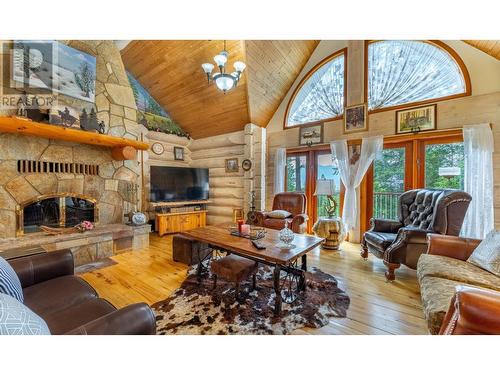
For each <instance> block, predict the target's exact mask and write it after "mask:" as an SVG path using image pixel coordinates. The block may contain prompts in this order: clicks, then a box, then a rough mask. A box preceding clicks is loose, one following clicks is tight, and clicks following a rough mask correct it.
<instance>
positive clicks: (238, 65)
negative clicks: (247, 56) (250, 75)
mask: <svg viewBox="0 0 500 375" xmlns="http://www.w3.org/2000/svg"><path fill="white" fill-rule="evenodd" d="M233 66H234V69H236V71H237V72H239V73H242V72H243V71H244V70H245V68H246V67H247V66H246V64H245V63H244V62H242V61H236V62H235V63H234V64H233Z"/></svg>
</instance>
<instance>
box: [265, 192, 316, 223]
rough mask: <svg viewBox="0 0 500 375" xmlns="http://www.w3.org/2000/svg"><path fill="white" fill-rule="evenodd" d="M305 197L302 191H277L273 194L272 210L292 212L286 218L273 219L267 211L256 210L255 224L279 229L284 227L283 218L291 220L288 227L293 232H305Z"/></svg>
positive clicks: (306, 218) (306, 217)
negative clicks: (277, 192)
mask: <svg viewBox="0 0 500 375" xmlns="http://www.w3.org/2000/svg"><path fill="white" fill-rule="evenodd" d="M306 207H307V198H306V195H305V194H304V193H279V194H276V195H275V196H274V200H273V211H274V210H285V211H288V212H290V213H291V214H292V216H291V217H290V218H287V219H273V218H271V217H269V216H268V215H267V214H268V213H267V212H264V211H261V212H257V218H256V222H255V225H258V226H261V227H265V228H271V229H277V230H281V229H283V228H284V227H285V220H291V225H290V226H289V228H290V229H291V230H292V231H293V232H295V233H305V232H306V231H307V220H308V216H307V215H306Z"/></svg>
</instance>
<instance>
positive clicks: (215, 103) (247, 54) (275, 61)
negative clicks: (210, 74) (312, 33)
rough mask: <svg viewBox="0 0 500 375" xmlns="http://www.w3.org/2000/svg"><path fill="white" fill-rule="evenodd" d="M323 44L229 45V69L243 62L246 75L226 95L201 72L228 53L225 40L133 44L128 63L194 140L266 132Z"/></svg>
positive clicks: (125, 52) (239, 42)
mask: <svg viewBox="0 0 500 375" xmlns="http://www.w3.org/2000/svg"><path fill="white" fill-rule="evenodd" d="M318 42H319V41H313V40H308V41H300V40H272V41H271V40H248V41H243V40H233V41H227V50H228V52H229V60H228V63H229V65H228V66H229V68H230V70H231V71H232V64H233V63H234V62H235V61H238V60H240V61H243V62H245V63H246V64H247V69H246V70H245V72H244V73H243V75H242V78H241V80H240V82H239V83H238V86H237V87H236V88H235V89H233V90H231V91H230V92H228V93H227V94H225V95H224V94H223V93H222V92H221V91H219V90H217V88H216V87H215V86H214V85H213V84H211V85H208V83H207V80H206V76H205V75H204V73H203V70H202V69H201V64H202V63H204V62H213V57H214V56H215V55H216V54H217V53H219V52H220V51H221V50H222V49H223V45H224V44H223V41H221V40H211V41H206V40H189V41H181V40H169V41H148V40H137V41H132V42H130V43H129V44H128V45H127V46H126V47H125V48H124V49H123V50H122V57H123V62H124V64H125V67H126V69H127V70H129V71H130V72H131V73H132V74H133V75H134V77H135V78H136V79H137V80H139V82H140V83H141V84H142V85H143V86H144V87H145V88H146V89H148V90H149V92H150V94H151V95H152V96H153V97H154V98H155V99H156V100H157V101H158V102H159V103H160V104H161V105H162V106H163V107H164V108H165V109H166V110H167V111H168V112H169V113H170V115H171V116H172V118H173V119H174V121H176V122H178V123H179V124H180V125H181V126H182V128H183V129H184V130H185V131H187V132H188V133H190V134H191V136H192V137H193V138H195V139H196V138H204V137H209V136H213V135H218V134H224V133H228V132H233V131H237V130H241V129H243V127H244V126H245V125H246V124H248V123H250V122H251V123H254V124H256V125H259V126H267V124H268V122H269V120H270V119H271V117H272V116H273V114H274V112H275V111H276V109H277V108H278V106H279V105H280V103H281V101H282V100H283V98H284V97H285V95H286V93H287V92H288V90H289V89H290V87H291V86H292V84H293V82H294V81H295V79H296V78H297V76H298V74H299V73H300V71H301V70H302V68H303V67H304V65H305V63H306V62H307V60H308V59H309V57H310V56H311V54H312V52H313V51H314V49H315V48H316V46H317V45H318Z"/></svg>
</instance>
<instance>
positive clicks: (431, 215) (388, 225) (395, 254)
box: [361, 189, 472, 281]
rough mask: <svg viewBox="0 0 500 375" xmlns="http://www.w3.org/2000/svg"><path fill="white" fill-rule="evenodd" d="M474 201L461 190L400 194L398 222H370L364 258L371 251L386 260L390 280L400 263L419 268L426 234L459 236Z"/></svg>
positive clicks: (362, 245)
mask: <svg viewBox="0 0 500 375" xmlns="http://www.w3.org/2000/svg"><path fill="white" fill-rule="evenodd" d="M471 199H472V198H471V196H470V195H469V194H467V193H466V192H464V191H460V190H438V189H415V190H410V191H407V192H405V193H403V194H401V196H400V197H399V201H398V211H399V213H398V217H399V219H398V220H386V219H375V218H373V219H371V228H370V230H369V231H367V232H366V233H365V234H364V235H363V239H362V241H361V256H362V257H363V258H365V259H366V258H367V257H368V252H370V253H372V254H373V255H375V256H376V257H378V258H381V259H383V260H384V264H385V265H386V267H387V271H386V273H385V277H386V278H387V280H389V281H392V280H394V279H395V274H394V271H395V270H396V269H397V268H399V267H400V265H401V264H404V265H406V266H408V267H410V268H413V269H416V267H417V261H418V258H419V256H420V254H422V253H425V252H426V250H427V234H428V233H439V234H446V235H450V236H458V235H459V233H460V229H461V228H462V223H463V221H464V217H465V213H466V212H467V208H468V207H469V203H470V201H471Z"/></svg>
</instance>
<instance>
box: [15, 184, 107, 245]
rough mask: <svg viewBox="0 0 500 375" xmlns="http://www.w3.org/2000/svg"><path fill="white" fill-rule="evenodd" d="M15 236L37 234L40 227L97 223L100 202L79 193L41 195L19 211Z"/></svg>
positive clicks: (22, 205) (18, 209)
mask: <svg viewBox="0 0 500 375" xmlns="http://www.w3.org/2000/svg"><path fill="white" fill-rule="evenodd" d="M16 215H17V220H16V222H17V229H16V235H17V236H22V235H24V234H29V233H36V232H39V231H40V226H41V225H44V226H49V227H54V228H58V227H59V228H69V227H73V226H75V225H77V224H79V223H81V222H82V221H84V220H87V221H91V222H93V223H95V224H97V222H98V220H99V210H98V205H97V200H96V199H94V198H92V197H89V196H85V195H80V194H72V193H60V194H49V195H42V196H38V197H36V198H35V199H31V200H28V201H26V202H23V203H22V204H20V205H19V206H18V207H17V209H16Z"/></svg>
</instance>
